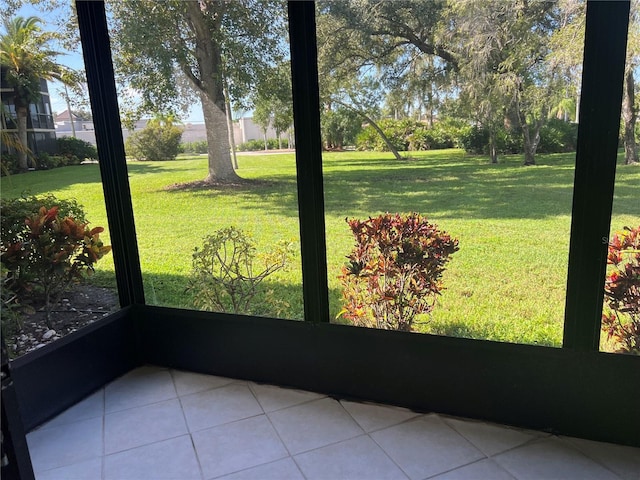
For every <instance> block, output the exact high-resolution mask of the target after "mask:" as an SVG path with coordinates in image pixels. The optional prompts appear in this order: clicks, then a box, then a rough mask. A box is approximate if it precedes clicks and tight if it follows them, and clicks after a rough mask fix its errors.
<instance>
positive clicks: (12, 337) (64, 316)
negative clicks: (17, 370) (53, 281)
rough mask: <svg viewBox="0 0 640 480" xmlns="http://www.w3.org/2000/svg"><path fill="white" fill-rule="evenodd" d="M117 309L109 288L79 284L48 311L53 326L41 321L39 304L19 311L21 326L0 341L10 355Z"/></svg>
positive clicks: (117, 306) (51, 339) (42, 313)
mask: <svg viewBox="0 0 640 480" xmlns="http://www.w3.org/2000/svg"><path fill="white" fill-rule="evenodd" d="M118 309H119V302H118V295H117V293H116V292H114V291H113V290H111V289H108V288H101V287H95V286H92V285H79V286H76V287H74V288H73V289H72V290H70V291H69V292H68V293H66V294H65V295H64V296H63V298H62V300H61V301H60V304H59V305H57V306H55V307H54V309H53V311H52V314H51V323H52V327H53V328H49V327H48V326H47V325H46V323H45V313H44V309H43V308H42V307H39V308H38V307H37V306H36V308H34V309H30V310H31V311H30V312H28V313H23V315H22V329H21V330H20V331H18V332H15V333H12V334H8V335H7V337H5V339H4V341H5V344H6V346H7V350H8V351H9V355H10V356H11V357H12V358H16V357H19V356H20V355H24V354H25V353H28V352H31V351H33V350H37V349H39V348H42V347H44V346H45V345H47V344H49V343H51V342H54V341H56V340H59V339H60V338H62V337H64V336H65V335H68V334H70V333H72V332H75V331H77V330H79V329H81V328H82V327H84V326H86V325H89V324H91V323H93V322H95V321H96V320H99V319H101V318H103V317H106V316H107V315H109V314H110V313H112V312H115V311H117V310H118Z"/></svg>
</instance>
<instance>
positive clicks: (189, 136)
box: [56, 117, 285, 145]
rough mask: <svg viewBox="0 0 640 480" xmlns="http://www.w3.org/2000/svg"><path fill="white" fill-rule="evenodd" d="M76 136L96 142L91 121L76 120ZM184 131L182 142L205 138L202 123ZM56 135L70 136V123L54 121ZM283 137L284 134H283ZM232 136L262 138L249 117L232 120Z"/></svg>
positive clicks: (273, 134)
mask: <svg viewBox="0 0 640 480" xmlns="http://www.w3.org/2000/svg"><path fill="white" fill-rule="evenodd" d="M146 124H147V120H139V121H137V122H136V123H135V127H134V129H133V131H131V130H129V129H127V128H123V129H122V137H123V138H124V140H126V139H127V137H128V136H129V135H131V134H132V133H133V132H135V131H138V130H141V129H143V128H144V127H145V126H146ZM75 126H76V137H77V138H79V139H80V140H84V141H86V142H89V143H92V144H93V145H95V144H96V135H95V132H94V131H93V123H92V122H80V121H76V125H75ZM183 128H184V131H183V133H182V141H183V142H200V141H204V140H206V139H207V131H206V129H205V125H204V123H187V124H185V125H183ZM56 135H57V136H58V137H70V136H72V132H71V125H70V123H69V122H68V121H66V122H57V123H56ZM283 137H285V135H283ZM233 138H234V140H235V142H236V145H239V144H241V143H244V142H247V141H249V140H263V139H264V135H263V132H262V129H261V128H260V127H259V126H258V125H256V124H255V123H253V119H252V118H251V117H244V118H240V119H238V120H237V121H235V122H233ZM270 138H277V136H276V131H275V130H274V129H273V128H271V127H269V128H268V129H267V139H270Z"/></svg>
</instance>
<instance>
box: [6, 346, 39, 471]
mask: <svg viewBox="0 0 640 480" xmlns="http://www.w3.org/2000/svg"><path fill="white" fill-rule="evenodd" d="M1 348H2V371H1V373H0V378H1V379H2V400H1V402H0V403H1V404H2V408H1V410H2V418H1V419H0V421H1V422H2V440H1V441H0V444H1V445H2V448H1V449H0V450H1V453H0V465H1V476H2V478H7V479H15V480H34V478H35V477H34V474H33V467H32V466H31V457H30V455H29V448H28V447H27V439H26V437H25V433H26V432H25V431H24V424H23V422H22V416H21V415H20V408H19V405H18V400H17V398H16V391H15V387H14V384H13V379H12V378H11V366H10V365H9V356H8V355H7V350H6V347H5V343H4V338H3V339H2V342H1Z"/></svg>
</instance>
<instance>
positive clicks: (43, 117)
mask: <svg viewBox="0 0 640 480" xmlns="http://www.w3.org/2000/svg"><path fill="white" fill-rule="evenodd" d="M6 74H7V70H6V69H5V68H3V69H1V70H0V99H1V100H2V112H3V115H4V118H5V122H2V129H3V130H6V131H8V132H11V133H16V134H17V133H18V125H17V124H16V119H17V115H16V106H15V102H14V93H13V88H11V87H9V86H8V85H7V82H6ZM27 141H28V146H29V149H30V150H31V152H32V153H33V154H34V155H37V154H39V153H56V152H57V151H58V147H57V144H56V129H55V124H54V121H53V112H52V111H51V98H50V97H49V87H48V85H47V81H46V80H44V79H41V80H40V99H39V100H38V102H37V103H32V104H30V105H29V115H27ZM2 151H3V152H6V151H7V147H6V145H2Z"/></svg>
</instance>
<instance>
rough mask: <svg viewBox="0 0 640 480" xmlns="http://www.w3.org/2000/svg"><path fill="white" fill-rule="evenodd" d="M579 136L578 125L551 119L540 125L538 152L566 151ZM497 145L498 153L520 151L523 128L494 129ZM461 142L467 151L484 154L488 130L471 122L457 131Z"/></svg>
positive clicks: (486, 146)
mask: <svg viewBox="0 0 640 480" xmlns="http://www.w3.org/2000/svg"><path fill="white" fill-rule="evenodd" d="M577 138H578V125H577V124H573V123H569V122H565V121H564V120H558V119H555V118H552V119H550V120H549V121H548V122H547V124H546V125H544V126H543V127H542V128H541V129H540V143H539V144H538V149H537V152H538V153H566V152H573V151H575V149H576V142H577ZM496 144H497V145H496V146H497V150H498V153H501V154H517V153H523V151H524V149H523V141H522V132H521V131H520V129H518V128H512V129H507V128H505V127H499V128H497V129H496ZM460 146H461V147H462V148H464V149H465V150H466V151H467V153H472V154H474V155H487V154H488V153H489V130H488V128H486V127H479V126H475V125H474V126H472V127H469V128H467V129H463V130H462V131H461V135H460Z"/></svg>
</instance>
